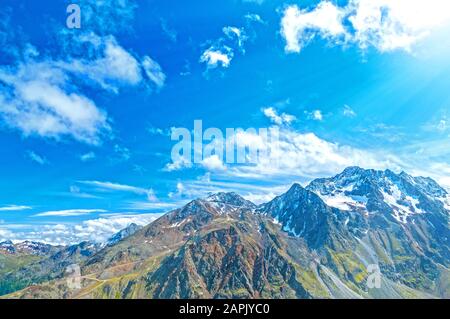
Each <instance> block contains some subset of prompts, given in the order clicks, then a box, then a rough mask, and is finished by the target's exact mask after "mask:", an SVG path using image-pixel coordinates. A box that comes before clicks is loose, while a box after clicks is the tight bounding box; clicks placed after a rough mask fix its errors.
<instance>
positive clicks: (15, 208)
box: [0, 205, 32, 212]
mask: <svg viewBox="0 0 450 319" xmlns="http://www.w3.org/2000/svg"><path fill="white" fill-rule="evenodd" d="M31 208H32V207H30V206H24V205H8V206H3V207H0V212H9V211H20V210H27V209H31Z"/></svg>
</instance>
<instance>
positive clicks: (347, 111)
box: [342, 105, 356, 117]
mask: <svg viewBox="0 0 450 319" xmlns="http://www.w3.org/2000/svg"><path fill="white" fill-rule="evenodd" d="M342 113H343V114H344V116H346V117H355V116H356V112H355V111H354V110H353V109H352V108H351V107H350V106H348V105H344V110H343V111H342Z"/></svg>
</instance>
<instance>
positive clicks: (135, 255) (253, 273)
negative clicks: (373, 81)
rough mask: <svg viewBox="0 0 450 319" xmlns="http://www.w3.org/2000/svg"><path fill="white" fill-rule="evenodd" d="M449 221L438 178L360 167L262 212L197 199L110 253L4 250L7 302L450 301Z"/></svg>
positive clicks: (237, 202) (136, 231)
mask: <svg viewBox="0 0 450 319" xmlns="http://www.w3.org/2000/svg"><path fill="white" fill-rule="evenodd" d="M449 214H450V196H449V195H448V194H447V192H446V190H444V189H443V188H442V187H440V186H439V185H438V184H437V183H436V182H435V181H434V180H432V179H430V178H424V177H413V176H411V175H408V174H407V173H404V172H402V173H400V174H396V173H394V172H392V171H390V170H386V171H377V170H366V169H362V168H359V167H349V168H347V169H345V170H344V171H343V172H342V173H340V174H338V175H336V176H334V177H331V178H321V179H316V180H314V181H312V182H311V183H310V184H309V185H308V186H307V187H302V186H301V185H299V184H294V185H292V186H291V187H290V189H289V190H288V191H287V192H286V193H284V194H282V195H280V196H278V197H276V198H274V199H273V200H271V201H269V202H267V203H264V204H262V205H255V204H254V203H252V202H250V201H248V200H246V199H244V198H242V197H241V196H239V195H238V194H236V193H217V194H213V195H210V196H209V197H206V198H203V199H195V200H193V201H191V202H189V203H188V204H187V205H185V206H184V207H181V208H178V209H175V210H173V211H170V212H168V213H166V214H165V215H163V216H162V217H160V218H159V219H157V220H156V221H154V222H152V223H150V224H149V225H147V226H145V227H143V228H141V227H138V226H137V225H134V224H132V225H130V226H129V227H127V228H126V229H124V230H122V231H121V232H120V233H118V234H116V235H114V236H113V237H112V238H111V239H110V240H109V241H108V242H107V243H104V244H94V243H89V242H83V243H80V244H77V245H73V246H67V247H53V246H49V245H44V244H40V243H32V242H24V243H20V244H17V243H16V244H14V243H12V242H3V243H0V295H2V298H450V249H449V247H450V231H449ZM72 264H78V265H79V266H80V268H81V286H80V287H78V288H76V289H73V288H72V289H71V288H69V287H68V280H67V276H68V274H67V273H66V268H67V267H68V266H70V265H72ZM373 269H379V272H380V273H379V275H380V276H379V279H380V282H379V283H380V284H379V285H376V286H373V285H369V284H368V282H369V279H370V276H372V275H373Z"/></svg>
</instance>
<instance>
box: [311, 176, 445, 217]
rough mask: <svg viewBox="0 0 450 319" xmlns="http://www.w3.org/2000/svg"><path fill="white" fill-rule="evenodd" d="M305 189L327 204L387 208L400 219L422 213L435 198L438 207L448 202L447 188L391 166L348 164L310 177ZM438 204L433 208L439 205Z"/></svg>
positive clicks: (366, 209) (364, 209) (353, 208)
mask: <svg viewBox="0 0 450 319" xmlns="http://www.w3.org/2000/svg"><path fill="white" fill-rule="evenodd" d="M307 189H308V190H310V191H313V192H315V193H316V194H317V195H319V196H320V197H321V198H322V200H323V201H324V202H325V203H326V204H327V205H328V206H332V207H336V208H339V209H341V210H347V211H362V212H364V213H369V212H373V213H375V212H380V211H386V210H388V211H390V212H391V215H392V217H393V218H395V219H396V220H397V221H399V222H401V223H406V222H407V221H408V217H409V216H412V215H415V214H421V213H423V212H424V209H423V208H424V207H435V206H436V205H437V204H436V203H438V202H439V203H441V204H439V205H440V207H442V204H443V205H444V207H445V205H446V204H447V202H446V198H447V192H446V191H445V190H444V189H443V188H442V187H440V186H439V185H438V184H437V183H436V182H435V181H434V180H432V179H431V178H425V177H413V176H411V175H409V174H407V173H405V172H401V173H400V174H396V173H395V172H393V171H391V170H385V171H378V170H371V169H362V168H359V167H349V168H346V169H345V170H344V171H343V172H342V173H340V174H338V175H336V176H334V177H331V178H321V179H316V180H314V181H312V182H311V183H310V184H309V185H308V186H307ZM439 205H437V206H436V207H435V208H436V209H439ZM447 209H448V208H447Z"/></svg>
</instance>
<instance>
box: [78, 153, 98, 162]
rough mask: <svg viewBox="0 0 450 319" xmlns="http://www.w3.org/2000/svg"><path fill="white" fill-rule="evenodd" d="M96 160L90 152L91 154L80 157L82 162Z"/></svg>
mask: <svg viewBox="0 0 450 319" xmlns="http://www.w3.org/2000/svg"><path fill="white" fill-rule="evenodd" d="M94 158H95V153H94V152H89V153H86V154H83V155H81V156H80V160H81V161H82V162H87V161H90V160H93V159H94Z"/></svg>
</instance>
